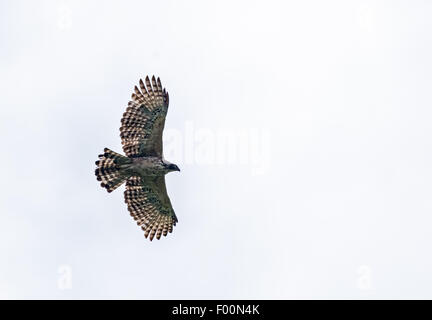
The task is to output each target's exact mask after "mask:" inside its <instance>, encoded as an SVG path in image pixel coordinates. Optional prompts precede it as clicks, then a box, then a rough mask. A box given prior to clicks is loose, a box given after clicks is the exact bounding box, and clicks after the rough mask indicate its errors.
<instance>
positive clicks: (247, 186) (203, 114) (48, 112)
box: [0, 0, 432, 299]
mask: <svg viewBox="0 0 432 320" xmlns="http://www.w3.org/2000/svg"><path fill="white" fill-rule="evenodd" d="M431 16H432V3H429V2H427V1H282V0H281V1H251V0H248V1H222V0H219V1H211V2H210V1H198V0H197V1H174V0H173V1H116V2H114V1H2V2H1V3H0V87H1V89H2V90H1V94H0V106H1V109H0V141H1V148H2V152H1V155H2V156H1V157H0V164H1V166H0V168H1V169H0V170H1V175H2V181H3V183H2V184H1V186H0V298H37V299H44V298H55V299H71V298H72V299H73V298H81V299H86V298H108V299H113V298H131V299H135V298H140V299H164V298H165V299H168V298H169V299H189V298H196V299H205V298H213V299H222V298H224V299H234V298H236V299H241V298H244V299H261V298H268V299H292V298H294V299H296V298H330V299H332V298H346V299H351V298H360V299H362V298H371V299H375V298H432V294H431V292H432V291H431V289H432V273H431V270H432V258H431V253H430V252H431V250H430V248H431V241H432V233H431V224H432V218H431V214H432V197H431V192H432V184H431V181H432V151H431V146H432V144H431V137H432V126H431V119H432V108H431V106H432V97H431V85H432V62H431V56H432V45H431V32H432V20H431V19H430V17H431ZM147 74H149V75H153V74H155V75H156V76H160V77H161V80H162V84H163V85H164V86H165V87H166V88H167V90H168V91H169V93H170V110H169V112H168V116H167V120H166V124H165V128H166V130H165V135H164V140H165V151H166V152H165V158H166V159H167V160H169V161H171V162H174V163H177V164H178V165H179V167H180V168H181V172H180V173H178V172H175V173H170V174H169V175H168V176H167V188H168V193H169V195H170V198H171V202H172V204H173V206H174V209H175V211H176V214H177V216H178V219H179V223H178V225H177V226H176V227H175V228H174V232H173V233H172V234H169V235H168V237H166V238H162V239H161V240H160V241H153V242H150V241H148V240H147V239H145V238H144V236H143V232H142V231H141V230H140V229H139V227H137V226H136V224H135V222H134V221H133V219H132V218H131V217H130V216H129V213H128V211H127V208H126V205H125V203H124V200H123V190H124V187H123V186H122V187H120V188H119V190H116V191H115V192H113V193H111V194H108V193H107V192H106V191H105V190H104V189H103V188H101V187H100V186H99V183H98V182H97V181H96V178H95V176H94V169H95V165H94V161H95V160H97V155H98V154H99V153H101V151H102V150H103V148H104V147H109V148H110V149H113V150H115V151H118V152H122V149H121V143H120V137H119V130H118V129H119V127H120V118H121V116H122V114H123V112H124V110H125V108H126V106H127V102H128V101H129V99H130V94H131V93H132V89H133V86H134V85H135V84H137V83H138V80H139V78H143V77H145V76H146V75H147Z"/></svg>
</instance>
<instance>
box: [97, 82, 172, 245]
mask: <svg viewBox="0 0 432 320" xmlns="http://www.w3.org/2000/svg"><path fill="white" fill-rule="evenodd" d="M139 87H140V89H141V90H140V89H139V88H138V87H137V86H135V90H134V93H132V101H129V104H128V107H127V109H126V112H125V113H124V114H123V118H122V119H121V127H120V137H121V140H122V145H123V151H124V152H125V154H126V156H123V155H121V154H118V153H116V152H114V151H112V150H110V149H108V148H105V149H104V153H103V154H100V155H99V160H98V161H96V166H97V169H96V171H95V174H96V177H97V180H98V181H101V186H102V187H103V188H105V189H106V190H107V191H108V192H111V191H113V190H115V189H116V188H118V187H119V186H120V185H122V184H123V182H125V181H126V191H125V192H124V198H125V202H126V204H127V207H128V210H129V212H130V215H131V216H132V217H133V218H134V219H135V221H136V222H137V224H138V225H139V226H141V228H142V229H143V231H144V236H145V237H146V238H147V237H148V238H149V239H150V241H151V240H153V238H154V237H155V236H156V239H160V237H161V235H162V234H163V235H164V236H166V235H167V234H168V232H172V230H173V226H175V225H176V223H177V221H178V220H177V217H176V215H175V213H174V210H173V208H172V206H171V201H170V199H169V197H168V194H167V191H166V186H165V175H166V174H167V173H168V172H171V171H180V169H179V168H178V167H177V166H176V165H175V164H173V163H170V162H168V161H166V160H165V159H164V157H163V152H162V132H163V129H164V125H165V117H166V114H167V111H168V104H169V97H168V92H166V91H165V88H164V89H162V84H161V81H160V79H159V78H157V80H156V78H155V77H154V76H153V77H152V79H151V82H150V79H149V77H148V76H147V77H146V78H145V84H144V82H143V81H142V79H140V81H139Z"/></svg>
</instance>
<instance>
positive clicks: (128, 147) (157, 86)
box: [120, 76, 169, 157]
mask: <svg viewBox="0 0 432 320" xmlns="http://www.w3.org/2000/svg"><path fill="white" fill-rule="evenodd" d="M139 86H140V89H141V90H140V89H138V87H137V86H135V92H134V93H132V101H129V104H128V107H127V109H126V112H125V113H124V114H123V118H122V119H121V124H122V125H121V127H120V137H121V140H122V145H123V151H124V152H125V153H126V155H127V156H128V157H143V156H157V157H162V132H163V129H164V125H165V117H166V114H167V111H168V104H169V97H168V92H166V91H165V89H162V84H161V81H160V79H159V78H157V80H156V78H155V77H154V76H153V78H152V81H151V82H150V79H149V77H148V76H147V77H146V79H145V85H144V82H143V81H142V80H141V79H140V81H139Z"/></svg>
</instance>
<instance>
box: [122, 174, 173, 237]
mask: <svg viewBox="0 0 432 320" xmlns="http://www.w3.org/2000/svg"><path fill="white" fill-rule="evenodd" d="M124 196H125V202H126V204H127V206H128V210H129V212H130V215H131V216H132V217H133V218H134V220H135V221H136V222H137V224H138V225H139V226H141V228H142V229H143V231H144V236H145V237H146V238H147V237H149V236H150V241H151V240H153V238H154V236H155V235H156V239H160V237H161V235H162V234H163V235H164V236H166V235H167V234H168V232H172V230H173V226H175V225H176V223H177V221H178V220H177V217H176V215H175V213H174V210H173V208H172V206H171V201H170V199H169V197H168V194H167V191H166V185H165V177H164V176H158V177H146V178H142V177H137V176H133V177H130V178H128V180H127V181H126V191H125V193H124Z"/></svg>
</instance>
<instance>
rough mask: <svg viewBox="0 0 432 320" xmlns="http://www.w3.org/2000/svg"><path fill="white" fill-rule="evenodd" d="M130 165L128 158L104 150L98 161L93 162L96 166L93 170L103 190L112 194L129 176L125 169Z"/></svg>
mask: <svg viewBox="0 0 432 320" xmlns="http://www.w3.org/2000/svg"><path fill="white" fill-rule="evenodd" d="M131 163H132V160H131V159H130V158H128V157H125V156H122V155H121V154H119V153H117V152H114V151H112V150H110V149H108V148H105V149H104V153H103V154H100V155H99V160H97V161H96V162H95V164H96V166H97V168H96V170H95V175H96V178H97V180H98V181H101V186H102V187H103V188H105V189H106V190H107V191H108V192H112V191H113V190H115V189H116V188H118V187H119V186H121V185H122V183H123V182H125V181H126V179H127V178H128V177H129V176H130V174H128V170H126V169H127V168H128V166H129V164H131Z"/></svg>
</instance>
